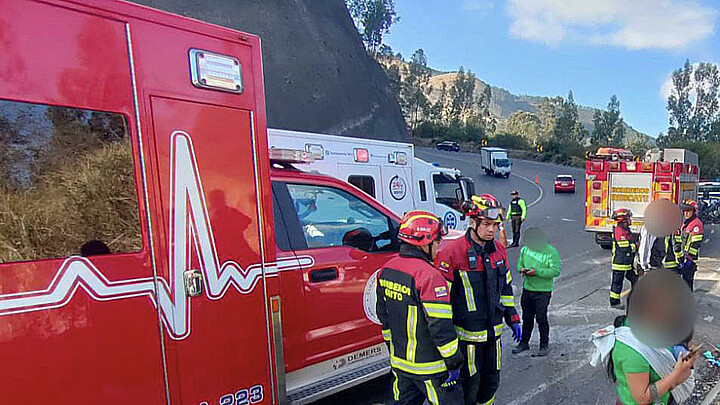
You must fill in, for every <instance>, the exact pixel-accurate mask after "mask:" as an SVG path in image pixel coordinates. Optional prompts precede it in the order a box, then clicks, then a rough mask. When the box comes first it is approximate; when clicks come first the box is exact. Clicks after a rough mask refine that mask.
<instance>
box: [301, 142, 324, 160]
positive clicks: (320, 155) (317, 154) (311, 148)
mask: <svg viewBox="0 0 720 405" xmlns="http://www.w3.org/2000/svg"><path fill="white" fill-rule="evenodd" d="M305 152H308V153H309V154H310V155H311V156H312V158H313V159H314V160H323V159H325V148H323V146H322V145H319V144H316V143H306V144H305Z"/></svg>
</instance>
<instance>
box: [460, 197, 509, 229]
mask: <svg viewBox="0 0 720 405" xmlns="http://www.w3.org/2000/svg"><path fill="white" fill-rule="evenodd" d="M460 208H461V209H462V212H463V213H464V214H465V215H467V216H469V217H470V218H475V219H488V220H490V221H495V222H502V207H501V206H500V203H499V202H498V200H497V199H496V198H495V197H494V196H493V195H492V194H483V195H481V196H476V195H474V196H472V197H471V199H470V200H468V201H464V202H463V203H462V205H461V207H460Z"/></svg>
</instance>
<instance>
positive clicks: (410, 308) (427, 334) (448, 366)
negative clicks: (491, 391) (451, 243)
mask: <svg viewBox="0 0 720 405" xmlns="http://www.w3.org/2000/svg"><path fill="white" fill-rule="evenodd" d="M446 233H447V231H446V228H445V227H444V225H443V223H442V221H441V220H440V219H439V218H437V217H436V216H435V215H434V214H432V213H430V212H426V211H411V212H408V213H407V214H405V216H404V217H403V220H402V223H401V225H400V228H399V230H398V239H400V241H401V245H400V253H399V255H398V256H397V257H395V258H393V259H391V260H389V261H388V262H387V263H386V264H385V266H384V267H383V269H382V270H381V271H380V273H379V275H378V283H377V291H376V293H377V306H376V310H377V316H378V318H379V319H380V322H381V323H382V334H383V338H384V339H385V341H386V342H387V343H388V348H389V350H390V366H391V368H392V373H393V376H394V377H395V379H394V381H393V387H392V390H393V398H394V401H395V402H394V404H395V405H422V404H423V403H424V402H425V400H427V401H428V402H429V403H430V404H432V405H455V404H461V403H462V401H463V393H462V386H461V385H460V382H459V378H460V368H461V366H462V364H463V356H462V354H461V353H460V349H459V341H458V337H457V334H456V332H455V329H454V327H453V323H452V317H453V311H452V305H451V304H450V287H449V286H448V284H447V282H446V281H445V278H444V277H443V276H442V275H441V274H440V272H439V271H438V270H437V269H435V267H434V266H433V259H434V258H435V255H436V253H437V250H438V247H439V244H440V239H441V238H442V236H443V235H445V234H446Z"/></svg>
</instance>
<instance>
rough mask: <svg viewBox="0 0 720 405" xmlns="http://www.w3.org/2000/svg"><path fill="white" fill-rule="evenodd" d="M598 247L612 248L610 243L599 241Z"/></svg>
mask: <svg viewBox="0 0 720 405" xmlns="http://www.w3.org/2000/svg"><path fill="white" fill-rule="evenodd" d="M600 247H601V248H603V249H605V250H610V249H612V244H607V243H601V244H600Z"/></svg>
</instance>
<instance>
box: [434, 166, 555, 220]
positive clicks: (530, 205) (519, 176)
mask: <svg viewBox="0 0 720 405" xmlns="http://www.w3.org/2000/svg"><path fill="white" fill-rule="evenodd" d="M443 157H444V158H446V159H451V160H457V161H458V162H462V163H465V164H467V163H468V161H467V160H463V159H459V158H456V157H454V156H445V155H444V154H443ZM517 160H522V159H517ZM523 162H528V161H526V160H523ZM529 162H532V161H529ZM532 163H535V162H532ZM510 175H511V176H515V177H518V178H521V179H523V180H525V181H527V182H528V183H530V184H532V185H533V186H535V187H536V188H537V189H538V191H539V192H540V195H539V196H538V198H537V199H536V200H535V201H533V202H531V203H530V204H528V205H527V206H528V207H532V206H533V205H535V204H537V203H539V202H540V200H542V198H543V189H542V187H540V186H539V185H537V184H535V181H534V180H532V179H528V178H527V177H525V176H521V175H519V174H517V173H510Z"/></svg>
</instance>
